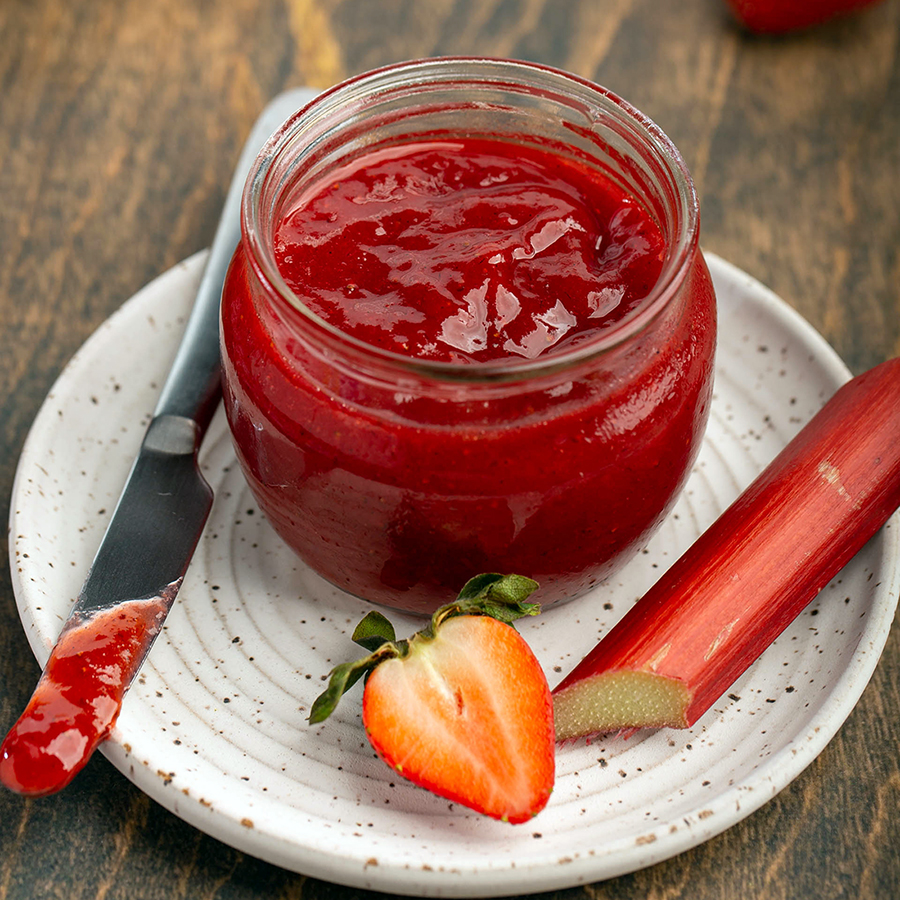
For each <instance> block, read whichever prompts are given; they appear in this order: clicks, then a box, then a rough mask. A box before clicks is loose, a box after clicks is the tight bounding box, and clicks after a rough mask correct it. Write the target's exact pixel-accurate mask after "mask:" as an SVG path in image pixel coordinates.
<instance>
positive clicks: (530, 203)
mask: <svg viewBox="0 0 900 900" xmlns="http://www.w3.org/2000/svg"><path fill="white" fill-rule="evenodd" d="M698 238H699V217H698V205H697V198H696V195H695V192H694V189H693V185H692V183H691V179H690V175H689V173H688V172H687V169H686V168H685V165H684V163H683V161H682V159H681V157H680V155H679V154H678V152H677V150H676V149H675V147H674V146H673V145H672V144H671V142H670V141H669V140H668V138H666V137H665V135H663V134H662V133H661V132H660V130H659V129H658V128H657V127H656V126H655V125H654V124H653V123H652V122H650V121H649V120H648V119H646V118H645V117H644V116H643V115H641V114H640V113H638V112H637V111H636V110H634V109H633V108H632V107H630V106H629V105H628V104H627V103H625V102H624V101H622V100H621V99H619V98H618V97H616V96H615V95H613V94H611V93H610V92H608V91H606V90H605V89H603V88H601V87H599V86H597V85H594V84H591V83H589V82H586V81H583V80H581V79H579V78H577V77H575V76H573V75H569V74H567V73H563V72H560V71H557V70H553V69H549V68H545V67H542V66H537V65H533V64H530V63H520V62H513V61H502V60H473V59H440V60H426V61H422V62H414V63H405V64H401V65H398V66H393V67H389V68H387V69H382V70H378V71H376V72H372V73H368V74H366V75H362V76H359V77H357V78H355V79H353V80H351V81H349V82H345V83H344V84H342V85H339V86H338V87H336V88H333V89H332V90H330V91H328V92H326V93H324V94H322V95H320V96H319V97H318V98H317V99H316V100H314V101H313V102H312V103H311V104H310V105H309V106H307V107H305V108H304V109H303V110H301V111H300V112H298V113H297V114H296V115H295V116H294V117H292V118H291V119H290V120H289V121H288V122H287V123H286V124H285V125H284V126H283V127H282V128H281V129H280V130H279V131H278V132H277V133H276V134H275V135H274V136H273V138H272V139H271V140H270V141H269V143H268V144H267V146H266V147H265V148H264V150H263V152H262V153H261V154H260V157H259V158H258V160H257V162H256V164H255V166H254V169H253V171H252V172H251V175H250V178H249V180H248V183H247V188H246V191H245V195H244V203H243V210H242V241H241V244H240V246H239V247H238V248H237V250H236V252H235V256H234V259H233V260H232V264H231V267H230V269H229V273H228V276H227V278H226V282H225V287H224V291H223V295H222V358H223V387H224V396H225V409H226V413H227V416H228V421H229V425H230V427H231V431H232V436H233V441H234V446H235V448H236V452H237V456H238V459H239V462H240V465H241V467H242V469H243V472H244V474H245V476H246V478H247V481H248V483H249V485H250V487H251V490H252V491H253V494H254V496H255V497H256V500H257V502H258V503H259V505H260V508H261V509H262V511H263V512H264V513H265V515H266V517H267V518H268V520H269V522H270V523H271V524H272V526H273V527H274V528H275V530H276V531H277V532H278V533H279V534H280V536H281V537H282V538H283V539H284V541H285V542H286V543H287V544H288V545H289V546H290V547H291V548H292V549H293V550H295V551H296V552H297V553H298V554H299V555H300V557H301V558H302V559H303V560H305V561H306V563H308V564H309V565H310V566H311V567H312V568H313V569H314V570H315V571H317V572H318V573H319V574H320V575H322V576H323V577H324V578H326V579H328V580H329V581H331V582H332V583H334V584H335V585H337V586H338V587H340V588H342V589H344V590H346V591H348V592H350V593H352V594H354V595H356V596H359V597H362V598H364V599H366V600H369V601H372V602H375V603H379V604H383V605H386V606H391V607H395V608H400V609H405V610H408V611H412V612H420V613H427V612H430V611H432V610H433V609H434V608H435V607H436V606H438V605H440V604H442V603H444V602H447V600H448V599H450V598H452V597H453V596H455V594H456V593H457V592H458V590H459V589H460V587H461V586H462V585H463V584H464V583H465V581H466V580H467V579H468V578H470V577H471V576H473V575H476V574H478V573H480V572H517V573H519V574H522V575H528V576H530V577H532V578H535V579H536V580H537V581H538V582H539V583H540V585H541V587H540V590H539V593H537V594H536V595H535V598H536V599H538V600H540V601H541V602H542V604H544V605H545V606H546V605H549V604H552V603H555V602H558V601H561V600H564V599H568V598H572V597H575V596H577V595H579V594H581V593H583V592H584V591H586V590H588V589H590V588H591V587H592V586H594V585H595V584H597V583H598V582H599V581H601V580H602V579H603V578H605V577H607V576H608V575H610V574H611V573H612V572H613V571H614V570H615V569H617V568H618V567H619V566H621V565H622V564H623V563H624V562H625V561H627V560H628V559H629V558H630V557H631V555H632V554H633V553H634V552H635V551H637V550H638V549H640V548H641V547H642V546H643V545H644V544H645V542H646V541H647V539H648V538H649V536H650V535H651V533H652V532H653V531H654V530H655V528H656V527H657V526H658V525H659V523H660V522H661V520H662V519H663V518H664V516H665V515H666V513H667V512H668V511H669V509H670V508H671V506H672V504H673V503H674V501H675V499H676V497H677V495H678V493H679V491H680V489H681V488H682V486H683V484H684V482H685V480H686V478H687V475H688V472H689V470H690V467H691V465H692V463H693V462H694V459H695V457H696V454H697V452H698V449H699V445H700V441H701V438H702V434H703V431H704V428H705V425H706V419H707V415H708V412H709V405H710V398H711V391H712V373H713V356H714V347H715V329H716V314H715V297H714V292H713V287H712V283H711V280H710V276H709V273H708V271H707V268H706V265H705V263H704V261H703V258H702V256H701V254H700V251H699V246H698Z"/></svg>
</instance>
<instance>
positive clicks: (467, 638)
mask: <svg viewBox="0 0 900 900" xmlns="http://www.w3.org/2000/svg"><path fill="white" fill-rule="evenodd" d="M363 723H364V725H365V727H366V732H367V735H368V738H369V741H370V742H371V744H372V746H373V747H374V749H375V751H376V752H377V753H378V755H379V756H380V757H381V758H382V759H383V760H384V761H385V762H386V763H387V764H388V765H389V766H391V767H392V768H393V769H395V770H396V771H397V772H398V773H399V774H401V775H403V776H404V777H405V778H407V779H409V780H410V781H412V782H414V783H415V784H417V785H419V786H421V787H424V788H426V789H428V790H429V791H431V792H433V793H435V794H438V795H439V796H441V797H445V798H447V799H448V800H452V801H454V802H456V803H460V804H462V805H464V806H467V807H469V808H472V809H475V810H476V811H478V812H480V813H483V814H485V815H487V816H491V817H492V818H495V819H501V820H503V821H506V822H510V823H513V824H515V823H521V822H525V821H527V820H528V819H530V818H532V817H533V816H534V815H536V814H537V813H538V812H539V811H540V810H541V809H543V808H544V806H546V804H547V801H548V799H549V797H550V793H551V791H552V789H553V782H554V773H555V763H554V742H555V731H554V726H553V704H552V700H551V696H550V691H549V687H548V686H547V682H546V678H545V677H544V674H543V671H542V670H541V667H540V664H539V663H538V661H537V659H536V658H535V657H534V654H533V653H532V652H531V650H530V649H529V647H528V645H527V643H526V642H525V641H524V639H523V638H522V637H521V635H519V633H518V632H517V631H515V630H514V629H513V628H512V627H511V626H509V625H506V624H504V623H502V622H499V621H497V620H496V619H492V618H490V617H489V616H471V615H466V616H457V617H454V618H451V619H448V620H446V621H445V622H443V623H442V624H441V626H440V627H439V628H438V629H437V632H436V634H435V636H434V637H430V636H427V637H423V638H420V639H416V638H413V639H412V640H411V641H410V648H409V654H408V655H407V656H405V657H403V658H399V657H395V658H393V659H389V660H386V661H385V662H383V663H381V664H380V665H379V666H378V667H377V668H376V669H375V670H374V671H373V672H372V673H371V675H370V676H369V678H368V680H367V682H366V689H365V694H364V697H363Z"/></svg>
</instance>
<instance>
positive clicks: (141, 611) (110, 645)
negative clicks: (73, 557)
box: [0, 88, 315, 795]
mask: <svg viewBox="0 0 900 900" xmlns="http://www.w3.org/2000/svg"><path fill="white" fill-rule="evenodd" d="M314 96H315V91H312V90H309V89H304V88H300V89H296V90H292V91H286V92H285V93H283V94H280V95H278V96H277V97H276V98H275V99H274V100H273V101H272V102H271V103H269V105H268V106H267V107H266V108H265V109H264V110H263V112H262V114H261V115H260V116H259V118H258V119H257V121H256V123H255V125H254V126H253V129H252V130H251V133H250V135H249V137H248V138H247V141H246V143H245V145H244V148H243V151H242V153H241V156H240V159H239V161H238V164H237V167H236V168H235V172H234V176H233V178H232V182H231V185H230V187H229V190H228V194H227V196H226V200H225V205H224V207H223V210H222V215H221V218H220V221H219V225H218V228H217V230H216V234H215V237H214V239H213V243H212V246H211V248H210V252H209V257H208V259H207V263H206V268H205V270H204V273H203V276H202V279H201V282H200V287H199V289H198V292H197V297H196V300H195V302H194V305H193V308H192V311H191V315H190V318H189V319H188V324H187V327H186V329H185V333H184V336H183V338H182V342H181V344H180V346H179V348H178V351H177V353H176V356H175V360H174V362H173V365H172V368H171V370H170V372H169V375H168V377H167V379H166V383H165V385H164V387H163V390H162V392H161V394H160V398H159V401H158V403H157V406H156V409H155V411H154V414H153V418H152V420H151V422H150V425H149V426H148V428H147V431H146V434H145V435H144V439H143V442H142V444H141V448H140V451H139V453H138V456H137V458H136V460H135V462H134V464H133V466H132V469H131V472H130V474H129V476H128V479H127V481H126V484H125V487H124V489H123V491H122V494H121V496H120V498H119V500H118V503H117V504H116V508H115V511H114V512H113V516H112V518H111V520H110V522H109V525H108V527H107V530H106V532H105V534H104V536H103V539H102V541H101V543H100V547H99V549H98V551H97V554H96V556H95V558H94V561H93V563H92V565H91V568H90V571H89V573H88V576H87V579H86V581H85V583H84V586H83V587H82V590H81V593H80V594H79V596H78V598H77V600H76V602H75V605H74V606H73V608H72V611H71V613H70V615H69V617H68V619H67V620H66V623H65V624H64V626H63V628H62V631H61V633H60V636H59V639H58V641H57V643H56V645H55V646H54V648H53V650H52V651H51V655H50V659H49V660H48V662H47V665H46V666H45V668H44V671H43V673H42V675H41V679H40V681H39V682H38V685H37V688H36V689H35V693H34V695H33V696H32V698H31V701H30V702H29V703H28V705H27V707H26V709H25V712H24V713H23V714H22V716H21V717H20V719H19V720H18V721H17V722H16V724H15V725H14V726H13V729H12V730H11V731H10V733H9V734H8V735H7V737H6V739H5V740H4V742H3V744H2V746H0V783H3V784H4V785H6V786H7V787H9V788H11V789H13V790H16V791H18V792H20V793H24V794H29V795H39V794H48V793H52V792H54V791H56V790H59V789H60V788H62V787H64V786H65V785H66V784H68V783H69V781H71V779H72V778H73V777H74V775H75V774H77V772H78V771H80V769H81V768H82V767H83V766H84V764H85V763H86V762H87V760H88V758H89V757H90V755H91V753H92V752H93V750H94V749H95V748H96V746H97V745H98V744H99V743H100V742H101V741H102V740H103V739H104V738H105V737H106V736H107V735H108V734H109V731H110V729H111V728H112V726H113V725H114V724H115V720H116V717H117V716H118V713H119V710H120V708H121V703H122V699H123V696H124V694H125V691H126V690H127V689H128V687H129V686H130V685H131V683H132V681H133V680H134V677H135V676H136V675H137V672H138V670H139V668H140V666H141V664H142V663H143V661H144V659H145V657H146V655H147V653H148V652H149V649H150V646H151V645H152V643H153V640H154V639H155V637H156V636H157V634H159V631H160V630H161V628H162V624H163V621H164V620H165V617H166V615H167V614H168V612H169V610H170V609H171V607H172V604H173V603H174V601H175V598H176V596H177V594H178V590H179V588H180V586H181V582H182V580H183V578H184V575H185V573H186V571H187V568H188V565H189V563H190V560H191V558H192V556H193V554H194V551H195V549H196V547H197V544H198V542H199V540H200V536H201V534H202V532H203V528H204V526H205V524H206V520H207V517H208V516H209V512H210V509H211V507H212V502H213V492H212V490H211V488H210V487H209V485H208V484H207V482H206V480H205V479H204V477H203V475H202V474H201V471H200V466H199V462H198V452H199V449H200V444H201V442H202V440H203V437H204V435H205V433H206V430H207V427H208V425H209V422H210V420H211V419H212V416H213V413H214V412H215V410H216V407H217V406H218V403H219V400H220V397H221V389H220V366H219V300H220V294H221V289H222V283H223V281H224V278H225V273H226V271H227V268H228V264H229V261H230V259H231V256H232V253H233V252H234V248H235V247H236V246H237V244H238V242H239V241H240V236H241V231H240V205H241V195H242V192H243V186H244V182H245V180H246V177H247V174H248V172H249V170H250V167H251V165H252V163H253V160H254V159H255V157H256V155H257V154H258V152H259V151H260V149H261V148H262V146H263V145H264V143H265V141H266V139H267V138H268V137H269V136H270V135H271V134H272V132H274V131H275V129H276V128H278V126H279V125H281V124H282V123H283V122H284V121H285V120H286V119H287V118H288V116H290V115H291V114H292V113H293V112H295V111H296V110H298V109H300V108H301V107H302V106H304V105H305V104H306V103H307V102H309V101H310V100H311V99H312V98H313V97H314ZM110 665H112V667H113V668H110ZM110 672H114V674H113V675H110Z"/></svg>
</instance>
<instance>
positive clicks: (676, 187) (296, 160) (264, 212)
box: [241, 57, 699, 382]
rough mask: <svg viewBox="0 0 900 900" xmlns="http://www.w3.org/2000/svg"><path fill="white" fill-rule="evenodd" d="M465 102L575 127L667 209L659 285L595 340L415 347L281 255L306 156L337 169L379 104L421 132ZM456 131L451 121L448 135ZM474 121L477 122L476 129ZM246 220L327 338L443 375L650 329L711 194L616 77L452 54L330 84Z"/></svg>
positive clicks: (524, 362)
mask: <svg viewBox="0 0 900 900" xmlns="http://www.w3.org/2000/svg"><path fill="white" fill-rule="evenodd" d="M411 101H417V102H419V103H420V104H422V106H421V107H416V113H417V114H416V115H409V104H410V102H411ZM513 101H515V105H513ZM454 102H455V103H456V104H458V108H459V109H460V110H462V111H464V112H465V113H466V114H468V115H471V116H472V117H474V118H475V119H478V120H479V121H481V122H482V123H489V124H487V126H486V128H487V131H485V126H484V125H482V126H481V128H482V130H478V126H476V127H475V133H476V134H479V135H481V134H484V133H488V132H490V129H491V124H490V123H493V122H494V121H496V119H497V118H498V117H499V118H509V119H510V121H513V120H515V121H521V122H524V123H525V125H524V127H523V128H522V131H521V135H520V136H521V137H530V136H532V135H531V131H530V130H528V129H532V128H533V129H537V130H540V129H542V128H543V127H544V126H545V125H547V126H548V127H551V128H553V129H555V130H556V132H557V134H563V135H564V136H565V140H566V142H567V146H568V142H569V141H571V142H572V144H573V153H575V155H579V156H585V155H587V156H590V154H591V153H592V152H596V153H597V154H600V155H602V157H603V158H604V159H605V160H606V163H607V166H612V167H613V168H615V167H618V169H616V171H617V175H618V177H619V178H620V180H621V181H622V184H623V185H624V186H625V187H626V189H628V190H629V191H630V192H632V193H633V194H635V196H636V197H637V199H638V200H640V201H642V202H644V203H645V205H648V206H649V209H648V211H649V212H650V213H651V214H652V215H654V216H655V217H656V218H657V220H658V222H659V225H660V227H661V228H662V230H663V233H664V235H665V237H666V244H667V247H668V253H667V256H666V259H665V261H664V264H663V268H662V270H661V272H660V275H659V278H658V279H657V281H656V283H655V285H654V286H653V287H652V289H651V290H650V291H649V293H648V294H647V295H646V296H645V297H644V298H643V299H642V300H641V301H640V302H639V303H638V304H637V306H636V308H635V309H634V310H633V311H632V312H631V313H630V314H629V315H628V316H626V317H623V318H622V319H621V320H619V321H618V322H617V323H615V324H614V325H612V326H610V327H609V328H607V329H605V330H604V331H603V332H602V333H600V334H598V335H597V336H596V337H594V338H592V339H590V340H586V341H584V342H582V343H579V344H578V345H577V346H574V347H572V348H563V349H560V350H558V351H556V352H553V353H549V354H547V355H545V356H540V357H537V358H535V359H524V358H522V359H507V358H504V359H495V360H490V361H486V362H467V363H466V364H464V365H463V364H460V363H456V362H449V361H443V360H440V361H439V360H428V359H419V358H415V357H410V356H406V355H403V354H400V353H396V352H392V351H390V350H387V349H383V348H381V347H376V346H374V345H371V344H368V343H365V342H364V341H362V340H360V339H359V338H356V337H354V336H353V335H350V334H347V333H345V332H344V331H342V330H341V329H340V328H338V327H337V326H335V325H333V324H332V323H331V322H328V321H327V320H325V319H324V318H322V317H321V316H319V315H318V314H316V313H315V312H313V311H312V310H311V309H310V308H309V307H308V306H307V305H306V304H305V303H304V302H303V300H302V299H301V298H300V297H298V296H297V295H296V294H295V293H294V292H293V291H292V290H291V288H290V287H289V286H288V284H287V283H286V281H285V280H284V278H283V277H282V275H281V272H280V270H279V267H278V264H277V262H276V258H275V250H274V244H275V242H274V239H273V234H272V227H273V223H274V220H275V218H276V216H277V210H278V205H279V202H280V201H281V200H283V198H284V195H285V194H286V193H288V192H289V191H290V190H291V188H292V187H293V186H294V184H295V183H296V181H297V179H298V170H299V171H301V172H302V168H300V167H301V166H302V165H308V166H310V167H311V168H310V170H309V171H310V172H312V173H313V174H312V175H311V177H312V178H315V172H316V171H321V170H327V161H328V160H329V159H330V158H332V157H333V158H334V159H337V158H338V156H337V155H336V154H337V153H338V151H339V150H340V148H341V147H342V145H343V144H342V142H343V139H344V138H343V136H344V135H346V134H355V136H356V137H357V139H359V140H361V142H362V143H365V142H366V141H367V140H368V137H367V126H366V121H367V120H366V114H367V111H371V110H372V109H373V108H378V109H384V110H389V111H391V112H389V115H393V116H394V117H395V118H396V122H401V121H402V122H403V123H404V125H403V126H402V127H408V128H410V129H412V130H411V131H410V135H411V136H414V135H415V133H416V132H415V130H414V128H413V125H414V123H415V120H416V118H417V117H418V118H421V116H420V115H419V112H420V110H426V111H427V110H438V111H441V110H445V109H446V108H449V107H448V104H453V103H454ZM404 109H405V111H404ZM392 121H393V120H392ZM453 133H454V132H450V131H448V132H446V135H445V136H448V137H452V135H453ZM466 133H467V134H469V133H471V132H470V131H469V130H468V129H467V131H466ZM509 135H510V136H511V137H514V135H515V133H514V132H513V131H510V132H509ZM533 136H534V139H535V140H545V137H544V136H541V135H538V134H535V135H533ZM574 145H578V146H577V148H576V147H575V146H574ZM375 146H377V144H375ZM592 148H593V150H592ZM317 166H318V167H319V168H318V169H317V168H316V167H317ZM604 170H605V169H604ZM241 229H242V237H243V242H244V248H245V250H246V252H247V258H248V262H249V264H250V266H251V268H252V269H253V271H254V274H255V276H256V277H257V278H258V279H259V280H260V282H261V283H262V284H263V285H264V286H265V288H266V289H267V291H268V292H269V294H270V295H271V296H273V297H277V298H280V299H281V300H282V301H283V302H284V303H285V304H286V305H287V306H288V307H289V308H290V309H292V310H294V311H295V312H296V313H297V314H298V315H299V320H300V322H301V323H302V324H303V325H305V326H308V328H309V330H310V333H311V334H312V335H313V336H314V341H313V343H314V345H315V346H316V347H318V348H319V349H320V350H323V351H326V352H327V351H331V352H336V353H341V354H345V355H346V354H349V355H350V356H352V357H355V358H357V359H358V360H360V361H361V362H363V363H367V364H372V365H378V364H381V365H386V366H389V367H392V368H394V369H397V370H400V371H404V372H406V373H409V374H414V375H417V376H419V377H429V378H433V379H436V380H440V381H447V382H480V381H497V380H502V381H507V380H510V379H525V378H530V377H534V376H539V375H546V374H549V373H552V372H555V371H558V370H560V369H569V368H571V367H572V366H576V365H579V364H580V363H582V362H585V361H587V360H592V359H594V358H595V357H597V356H598V355H600V354H603V353H606V352H608V351H610V350H612V349H613V348H615V347H618V346H619V345H621V344H622V343H624V342H625V341H627V340H628V339H630V338H631V337H633V336H635V335H636V334H637V333H639V332H641V331H643V330H644V329H645V328H646V327H647V325H648V324H649V323H650V322H652V321H653V320H654V319H655V318H656V317H657V316H658V315H659V314H660V313H661V312H662V311H663V310H664V309H665V308H666V307H667V306H668V305H669V303H670V302H671V301H672V300H673V299H674V298H675V297H676V296H677V294H678V292H679V288H680V286H681V285H682V283H683V282H684V280H685V278H686V276H687V273H688V270H689V268H690V266H691V263H692V260H693V256H694V253H695V251H696V249H697V246H698V243H699V202H698V198H697V194H696V191H695V188H694V184H693V181H692V179H691V175H690V172H689V171H688V169H687V166H686V165H685V162H684V160H683V158H682V156H681V154H680V152H679V151H678V149H677V148H676V147H675V145H674V144H673V143H672V141H671V140H670V139H669V138H668V137H667V136H666V134H665V133H664V132H663V131H662V129H660V128H659V127H658V126H657V125H656V124H655V123H654V122H653V121H652V120H651V119H649V118H648V117H647V116H645V115H644V114H643V113H641V112H640V111H639V110H637V109H635V108H634V107H633V106H632V105H631V104H629V103H628V102H627V101H625V100H623V99H622V98H621V97H619V96H618V95H616V94H615V93H613V92H612V91H610V90H608V89H607V88H604V87H601V86H600V85H597V84H595V83H593V82H591V81H588V80H586V79H583V78H581V77H579V76H577V75H573V74H571V73H568V72H565V71H563V70H560V69H555V68H552V67H549V66H544V65H541V64H538V63H532V62H523V61H518V60H507V59H493V58H489V57H440V58H436V59H423V60H416V61H411V62H405V63H398V64H395V65H391V66H386V67H384V68H380V69H375V70H373V71H370V72H367V73H364V74H361V75H358V76H355V77H354V78H351V79H349V80H347V81H344V82H342V83H340V84H338V85H336V86H334V87H332V88H330V89H328V90H326V91H324V92H323V93H321V94H319V95H318V96H317V97H316V98H315V99H313V100H312V101H311V102H310V103H309V104H307V105H306V106H305V107H303V108H302V109H300V110H298V111H297V112H296V113H295V114H294V115H293V116H291V117H290V118H289V119H288V120H287V121H286V122H285V123H284V124H283V125H282V126H281V128H279V129H278V130H277V131H276V132H275V133H274V134H273V135H272V136H271V138H270V139H269V140H268V141H267V142H266V144H265V146H264V147H263V149H262V150H261V151H260V153H259V155H258V157H257V159H256V161H255V162H254V165H253V167H252V169H251V171H250V174H249V176H248V179H247V182H246V185H245V188H244V194H243V200H242V206H241Z"/></svg>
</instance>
